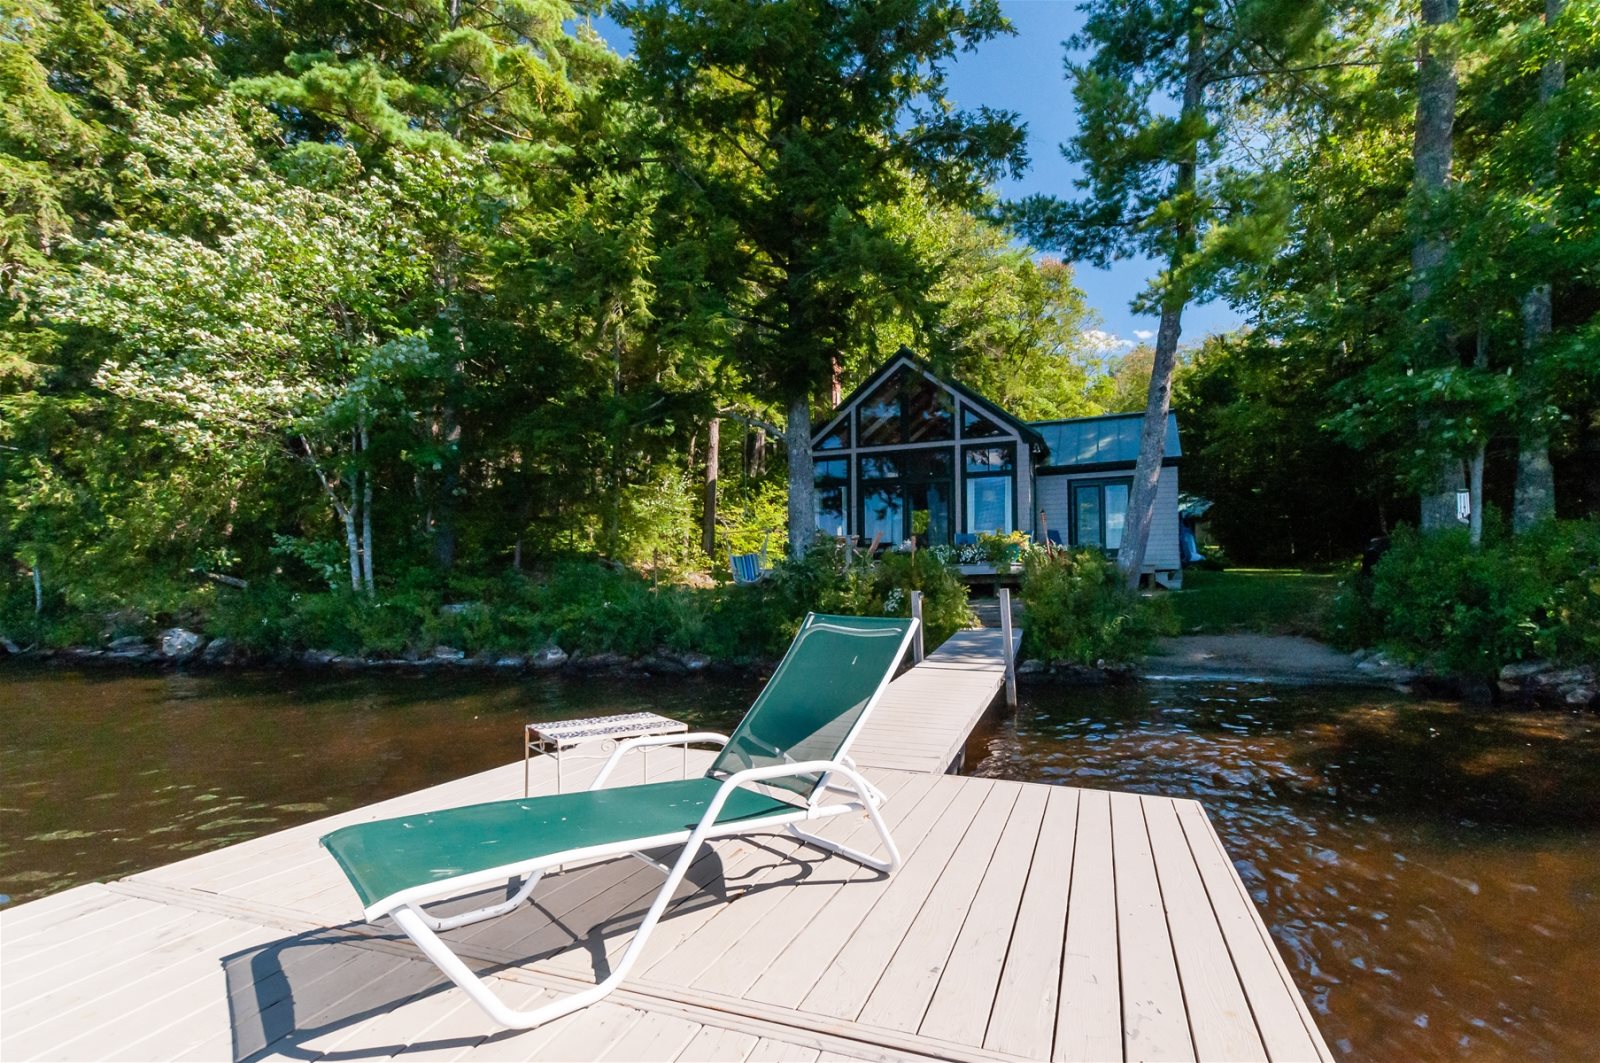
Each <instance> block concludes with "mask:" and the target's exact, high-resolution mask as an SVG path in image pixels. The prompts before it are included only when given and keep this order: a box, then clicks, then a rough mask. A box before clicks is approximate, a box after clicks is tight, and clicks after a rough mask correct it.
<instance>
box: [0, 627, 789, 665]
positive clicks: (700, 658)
mask: <svg viewBox="0 0 1600 1063" xmlns="http://www.w3.org/2000/svg"><path fill="white" fill-rule="evenodd" d="M0 656H10V657H15V658H17V659H20V660H31V661H41V662H44V661H53V662H59V663H62V664H71V665H85V666H94V665H112V666H123V667H144V668H149V667H156V668H183V669H196V670H207V671H209V670H218V671H224V670H235V669H239V670H243V669H262V668H293V669H311V670H322V669H332V670H337V671H352V672H355V671H375V672H382V671H388V672H432V671H440V670H460V671H478V672H488V673H494V674H500V675H523V674H527V675H639V676H644V675H671V676H696V675H763V676H764V675H767V674H769V673H770V672H771V670H772V668H773V667H774V666H775V665H776V664H777V662H776V661H775V660H767V659H764V658H756V659H750V660H741V661H720V660H717V659H715V658H712V657H708V656H706V655H705V654H703V653H693V652H687V653H680V652H678V651H675V650H671V649H669V648H667V647H665V646H662V647H657V649H656V650H654V651H653V652H651V653H648V654H645V655H643V656H640V657H629V656H627V655H625V654H620V653H609V652H607V653H588V654H586V653H582V652H580V651H574V652H572V653H568V652H567V651H565V650H563V649H562V648H561V647H560V646H557V645H555V644H554V643H550V644H547V645H545V646H542V647H540V648H538V649H536V650H533V651H530V652H528V653H493V654H491V653H479V654H469V653H467V652H466V651H465V650H461V649H457V648H455V647H453V646H435V647H434V648H433V649H432V650H431V651H429V652H427V653H410V654H406V655H404V656H397V657H368V656H360V655H352V654H342V653H338V652H337V651H334V650H318V649H308V650H299V651H289V650H285V651H280V652H276V653H273V652H259V651H255V650H250V649H247V648H245V647H243V646H240V645H238V644H237V643H235V642H234V641H233V640H231V639H227V638H216V639H207V638H206V637H205V636H203V635H199V634H197V633H195V632H193V631H188V630H186V629H184V628H169V629H167V630H166V631H163V632H161V633H160V635H159V636H158V637H157V638H156V639H154V640H151V639H146V638H142V637H139V636H126V637H123V638H118V639H113V640H111V641H110V642H109V643H107V645H106V646H104V647H103V648H95V647H89V646H69V647H66V648H63V649H34V648H22V647H18V646H17V645H16V644H15V643H14V642H11V641H10V640H8V639H0Z"/></svg>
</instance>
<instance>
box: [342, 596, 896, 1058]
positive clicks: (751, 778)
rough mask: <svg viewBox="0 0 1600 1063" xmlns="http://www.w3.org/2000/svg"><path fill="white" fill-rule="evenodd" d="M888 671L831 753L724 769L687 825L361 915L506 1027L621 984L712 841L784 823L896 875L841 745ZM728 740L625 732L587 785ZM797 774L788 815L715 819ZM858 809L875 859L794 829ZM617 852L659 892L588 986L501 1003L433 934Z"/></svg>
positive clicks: (878, 694)
mask: <svg viewBox="0 0 1600 1063" xmlns="http://www.w3.org/2000/svg"><path fill="white" fill-rule="evenodd" d="M811 619H812V618H808V621H807V622H808V623H809V622H810V620H811ZM916 629H917V624H916V622H915V621H912V622H911V623H910V624H909V625H908V626H907V628H906V631H905V634H904V637H903V638H902V640H901V642H900V645H899V648H898V652H897V653H896V655H895V658H894V662H895V665H896V666H898V664H899V662H900V661H902V660H903V659H904V656H905V652H906V649H907V648H908V647H909V646H910V644H911V640H912V638H913V636H914V635H915V633H916ZM895 670H896V668H895V667H891V668H889V669H888V671H887V672H886V674H885V675H884V676H883V678H882V680H881V681H880V682H879V683H878V685H877V687H876V689H875V690H874V692H873V693H872V695H871V696H870V698H869V699H868V700H867V703H866V705H865V707H864V708H863V709H862V710H861V712H860V714H859V715H858V716H857V718H856V719H855V721H854V722H853V724H852V725H851V726H850V728H849V730H848V732H847V733H846V736H845V738H844V740H843V741H842V743H841V744H840V745H839V746H838V750H837V752H836V753H835V754H834V756H833V757H832V758H829V759H815V760H805V761H798V762H789V763H776V764H766V765H761V766H756V767H750V768H746V769H744V770H741V771H737V772H733V773H731V774H729V775H727V776H726V777H724V778H723V779H722V780H721V783H720V786H719V787H718V789H717V791H716V794H715V796H714V797H713V798H712V799H711V801H710V802H709V804H708V805H707V806H706V808H705V811H704V812H703V813H702V814H701V816H700V819H699V821H698V822H697V823H696V824H695V826H694V827H693V828H692V829H687V830H680V831H673V832H670V833H663V834H657V835H653V836H650V837H642V838H629V839H626V840H625V841H615V842H607V843H603V844H599V845H592V846H586V847H580V848H574V849H568V850H565V851H562V852H556V853H550V854H547V855H544V856H540V857H537V858H533V859H527V860H517V861H513V862H509V863H507V864H505V865H502V866H498V867H492V868H486V869H484V870H479V871H473V872H470V873H467V874H462V875H458V876H455V877H451V878H447V879H442V880H439V881H435V882H428V883H425V884H422V885H418V886H415V887H412V888H409V889H403V890H400V891H398V892H395V893H393V894H391V895H389V896H386V897H382V898H379V899H377V900H375V901H373V903H371V904H369V905H368V906H367V907H366V908H365V912H364V914H365V916H366V918H367V920H368V921H369V922H371V921H375V920H377V919H379V918H380V917H382V916H384V915H388V916H391V917H392V918H393V919H394V922H395V924H396V925H397V926H398V927H399V928H400V929H401V930H402V931H403V932H404V933H405V935H406V936H407V937H409V938H411V940H412V941H413V942H415V943H416V945H417V947H418V948H419V949H421V950H422V952H423V954H424V955H426V956H427V957H428V958H429V959H430V960H432V961H433V962H434V963H435V964H436V965H438V967H439V969H440V970H441V971H442V972H444V974H445V975H446V976H447V977H448V978H449V979H450V980H451V981H452V982H454V983H455V984H456V985H457V986H459V987H460V988H461V989H462V990H463V991H464V992H465V993H466V994H467V995H468V996H469V997H470V998H471V999H472V1000H473V1002H474V1003H476V1004H477V1005H478V1006H479V1007H481V1008H483V1010H484V1011H485V1012H486V1013H488V1015H489V1016H490V1017H491V1018H492V1019H494V1021H495V1022H498V1023H500V1024H501V1025H502V1026H506V1027H509V1028H512V1029H526V1028H530V1027H534V1026H539V1025H542V1024H544V1023H546V1022H549V1021H551V1020H552V1019H557V1018H560V1017H561V1016H563V1015H568V1014H570V1013H572V1012H574V1011H577V1010H579V1009H581V1008H585V1007H588V1006H589V1005H590V1004H593V1003H595V1002H596V1001H598V1000H601V999H602V998H604V997H605V996H606V995H607V994H609V993H610V992H611V991H612V990H614V989H615V988H616V987H617V986H618V985H620V984H621V983H622V981H623V979H625V978H626V977H627V975H628V972H629V971H630V970H631V969H632V967H633V965H634V963H635V962H636V961H637V960H638V958H639V955H640V953H641V952H643V950H644V947H645V945H646V943H647V942H648V941H649V939H650V934H651V932H652V931H653V930H654V929H655V926H656V924H657V922H659V921H660V919H661V916H662V914H663V913H664V912H665V911H666V908H667V906H668V904H669V903H671V900H672V897H673V894H674V893H675V892H676V891H677V888H678V886H679V885H680V884H681V883H682V882H683V879H684V877H685V876H686V875H687V873H688V871H689V868H690V866H691V865H692V864H693V863H694V862H695V860H696V859H697V857H698V856H699V853H700V850H701V848H702V847H703V846H704V845H705V844H706V843H708V842H710V841H712V840H714V839H717V838H724V837H729V836H732V835H739V834H751V833H759V832H763V831H767V830H771V829H775V828H778V827H783V828H786V829H787V830H788V831H789V832H790V833H791V834H793V835H794V836H795V837H796V838H798V839H800V840H801V841H802V842H804V843H805V844H807V845H810V846H814V847H816V848H819V849H823V850H825V851H827V852H830V853H834V854H836V855H838V856H842V857H844V858H846V859H848V860H852V861H855V862H856V863H859V864H862V865H863V866H866V867H869V868H872V869H874V870H876V871H880V872H883V873H885V874H893V873H894V872H895V871H897V870H899V868H900V865H901V857H900V851H899V849H898V848H897V847H896V846H895V843H894V839H893V837H892V836H891V835H890V833H889V828H888V825H887V824H886V823H885V822H884V819H883V815H882V813H881V811H880V809H881V808H882V806H883V804H884V803H885V801H886V800H887V798H886V797H885V796H884V794H883V792H882V791H880V790H879V789H878V788H877V787H875V786H873V785H872V784H871V783H869V782H868V781H867V780H866V779H865V778H864V777H863V776H862V775H861V772H860V771H859V770H858V769H857V767H856V765H855V763H854V762H853V761H851V759H850V757H849V756H848V753H847V751H848V749H849V748H850V744H851V743H852V742H853V741H854V740H855V738H856V736H857V734H859V732H860V730H861V728H862V726H863V725H864V724H865V723H866V721H867V719H869V718H870V716H871V715H872V711H873V709H874V708H875V707H876V706H877V704H878V702H879V700H881V698H882V696H883V692H884V690H885V689H886V688H887V687H888V684H889V682H890V680H891V679H892V678H893V674H894V672H895ZM728 741H729V737H728V736H726V735H721V734H715V733H711V732H696V733H691V734H676V735H655V736H650V737H644V738H635V739H629V740H627V741H624V742H622V743H620V744H619V745H618V746H617V748H616V749H615V750H614V751H613V752H612V754H611V756H610V758H609V759H608V760H607V761H606V763H605V765H604V767H602V768H601V770H600V772H599V774H598V775H597V776H596V777H595V779H594V781H593V783H591V784H590V786H589V789H590V790H598V789H601V788H602V787H604V785H605V782H606V780H607V779H608V778H610V776H611V773H612V771H613V769H615V767H616V766H617V764H618V763H620V762H621V760H622V759H623V758H624V757H625V756H627V754H629V753H631V752H633V751H634V750H643V749H647V748H651V747H656V746H671V745H688V744H694V745H699V744H712V745H717V746H726V744H727V743H728ZM772 752H773V753H777V752H778V751H776V750H774V751H772ZM803 776H816V777H817V780H816V783H815V785H814V786H813V787H812V789H811V792H810V794H809V795H808V796H807V797H806V801H805V804H803V805H800V804H795V805H794V806H793V809H794V810H793V811H792V812H784V813H780V814H775V815H763V816H760V817H759V818H753V819H741V820H734V821H731V822H727V823H718V822H717V819H718V815H719V813H720V812H721V811H722V808H723V806H724V804H725V803H726V802H727V800H728V799H729V797H730V796H731V795H733V794H734V793H735V792H736V791H738V790H740V789H742V788H747V787H753V786H756V785H758V784H761V783H770V782H773V781H775V780H780V779H786V778H794V777H803ZM841 795H842V796H843V797H844V798H845V799H844V800H842V801H841V800H838V798H839V797H840V796H841ZM535 800H537V799H535ZM860 812H865V813H866V815H867V817H868V818H869V819H870V820H871V823H872V826H873V828H874V830H876V832H877V835H878V840H879V844H880V846H881V848H882V850H883V854H884V855H883V857H882V858H879V857H876V856H873V855H872V854H869V853H865V852H861V851H860V850H857V849H853V848H850V847H848V846H845V845H842V844H840V843H838V842H834V841H832V840H830V839H827V838H823V837H819V836H818V835H815V834H812V833H809V832H807V831H804V830H801V829H800V824H804V823H811V822H815V821H819V820H824V819H828V818H831V817H833V816H838V815H844V814H849V813H860ZM680 843H681V845H682V848H681V849H680V850H679V853H678V856H677V859H676V860H674V861H673V862H672V864H671V865H670V866H669V865H665V864H662V863H659V862H657V861H656V860H654V859H652V858H651V857H649V856H648V855H646V853H645V850H649V849H656V848H662V847H667V846H673V845H679V844H680ZM622 855H631V856H635V857H637V858H639V859H640V860H643V861H644V862H645V863H648V864H650V865H651V866H653V867H656V868H658V869H660V870H662V871H664V872H665V873H666V879H665V881H664V882H663V883H662V884H661V887H660V889H659V890H657V892H656V895H655V898H654V900H653V901H652V902H651V905H650V908H649V910H648V911H647V912H646V913H645V916H644V918H643V920H642V921H641V922H640V923H639V926H638V928H637V929H636V930H635V931H634V935H633V939H632V940H631V941H630V942H629V943H628V946H627V948H626V949H625V950H624V952H623V954H622V956H621V958H620V959H619V960H618V962H617V964H616V965H615V967H613V968H612V969H611V971H610V973H609V974H608V975H607V976H606V977H605V978H604V979H603V980H602V981H600V982H598V983H596V984H595V985H594V986H592V987H590V988H588V989H584V990H581V991H579V992H576V993H572V994H570V995H568V996H565V997H562V998H561V999H559V1000H555V1001H552V1002H550V1003H548V1004H545V1005H544V1006H542V1007H538V1008H534V1009H532V1010H528V1011H518V1010H516V1009H514V1008H510V1007H507V1006H506V1004H505V1003H504V1002H503V1001H501V1000H500V999H499V997H497V996H495V994H494V993H493V991H492V990H490V989H489V987H488V986H487V985H486V984H485V983H484V981H483V980H482V979H481V978H480V977H479V976H478V975H477V974H475V973H474V972H473V971H472V970H471V969H470V968H469V967H468V966H467V965H466V964H465V963H464V962H462V960H461V958H460V957H458V956H457V955H456V954H455V952H453V951H452V950H451V948H450V947H449V945H448V944H446V943H445V941H444V940H443V939H441V938H440V937H439V934H440V933H442V932H445V931H448V930H452V929H455V928H457V927H462V926H468V925H471V924H473V923H478V922H482V921H484V920H486V919H493V918H495V917H497V916H502V915H505V914H507V913H509V912H511V911H513V910H515V909H516V908H517V907H518V906H520V905H521V904H523V903H524V902H526V901H528V900H529V899H530V898H531V897H532V895H533V892H534V889H535V887H537V886H538V884H539V881H540V879H541V878H542V877H543V875H544V874H545V873H546V872H547V871H549V870H550V869H551V868H554V867H559V866H561V865H564V864H572V863H577V862H580V861H587V860H592V859H597V858H602V857H608V856H622ZM524 876H525V877H524ZM519 877H522V878H523V881H522V884H521V886H520V887H519V888H518V889H517V891H516V893H515V894H514V895H512V896H511V897H510V898H508V899H507V900H505V901H502V902H500V903H497V904H493V905H490V906H488V907H484V908H479V909H477V910H475V911H471V912H465V913H461V914H457V915H452V916H446V917H443V918H438V917H435V916H432V915H430V914H428V913H427V912H426V911H424V910H423V908H422V905H423V904H424V903H426V902H429V901H437V900H442V899H445V898H448V897H451V896H458V895H461V894H463V893H466V892H470V891H471V890H473V889H475V888H478V887H481V886H485V885H490V884H493V883H497V882H506V881H508V880H515V879H517V878H519Z"/></svg>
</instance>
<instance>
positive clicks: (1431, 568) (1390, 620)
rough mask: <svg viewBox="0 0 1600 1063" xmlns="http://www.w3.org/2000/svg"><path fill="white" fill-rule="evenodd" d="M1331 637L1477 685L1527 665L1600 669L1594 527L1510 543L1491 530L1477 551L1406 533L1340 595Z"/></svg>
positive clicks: (1599, 534) (1576, 526)
mask: <svg viewBox="0 0 1600 1063" xmlns="http://www.w3.org/2000/svg"><path fill="white" fill-rule="evenodd" d="M1331 634H1332V635H1333V637H1334V638H1335V639H1336V640H1337V641H1338V642H1339V643H1340V644H1342V645H1344V646H1347V647H1351V648H1354V647H1356V646H1370V645H1382V646H1383V647H1384V648H1386V649H1388V650H1389V651H1390V652H1392V653H1394V654H1396V655H1397V656H1399V657H1401V658H1402V659H1405V660H1407V661H1410V662H1412V663H1414V664H1425V665H1429V666H1432V667H1435V668H1438V669H1440V670H1442V671H1444V672H1447V673H1451V674H1455V675H1463V676H1472V677H1475V678H1482V679H1493V678H1495V677H1496V676H1497V675H1498V674H1499V672H1500V669H1501V668H1502V667H1504V666H1505V665H1506V664H1508V663H1510V662H1512V661H1517V660H1523V659H1526V658H1533V657H1540V658H1546V659H1549V660H1554V661H1559V662H1562V663H1570V664H1580V663H1600V524H1597V523H1596V522H1594V521H1549V522H1546V523H1545V524H1543V525H1542V526H1540V527H1538V528H1535V529H1532V530H1531V531H1529V532H1528V533H1526V534H1524V535H1521V536H1517V537H1515V538H1512V537H1510V536H1508V535H1507V534H1506V533H1505V531H1504V529H1503V528H1502V527H1501V526H1500V525H1499V524H1498V523H1497V522H1491V523H1490V524H1489V525H1488V526H1487V527H1486V528H1485V534H1484V541H1483V543H1482V544H1481V545H1480V546H1478V547H1476V548H1474V547H1473V546H1472V545H1471V543H1470V542H1469V541H1468V537H1467V532H1466V530H1465V529H1461V530H1456V529H1452V530H1449V531H1443V532H1436V533H1433V534H1431V535H1421V534H1419V533H1417V532H1415V531H1413V530H1411V529H1409V528H1402V529H1400V530H1399V531H1397V532H1396V533H1395V535H1394V536H1393V538H1392V540H1391V542H1390V546H1389V550H1388V552H1387V553H1385V554H1384V556H1383V558H1382V559H1381V560H1380V561H1379V562H1378V564H1377V565H1376V566H1374V568H1373V570H1372V572H1371V574H1370V576H1366V577H1357V578H1355V579H1353V580H1351V581H1350V582H1349V583H1348V584H1347V585H1346V587H1345V589H1344V590H1343V591H1342V592H1341V595H1340V598H1339V601H1338V602H1337V604H1336V605H1335V608H1334V623H1333V630H1332V632H1331Z"/></svg>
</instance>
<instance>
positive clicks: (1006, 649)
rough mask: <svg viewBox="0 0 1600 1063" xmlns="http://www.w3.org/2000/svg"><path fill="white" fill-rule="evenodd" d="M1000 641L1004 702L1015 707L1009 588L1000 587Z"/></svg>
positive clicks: (1015, 682) (1015, 695) (1015, 652)
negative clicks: (1004, 688) (1003, 673)
mask: <svg viewBox="0 0 1600 1063" xmlns="http://www.w3.org/2000/svg"><path fill="white" fill-rule="evenodd" d="M1000 643H1001V652H1002V653H1004V654H1005V658H1006V704H1007V705H1009V706H1010V707H1011V708H1013V709H1014V708H1016V707H1017V648H1016V646H1015V645H1013V643H1012V641H1011V588H1010V587H1001V588H1000Z"/></svg>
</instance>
